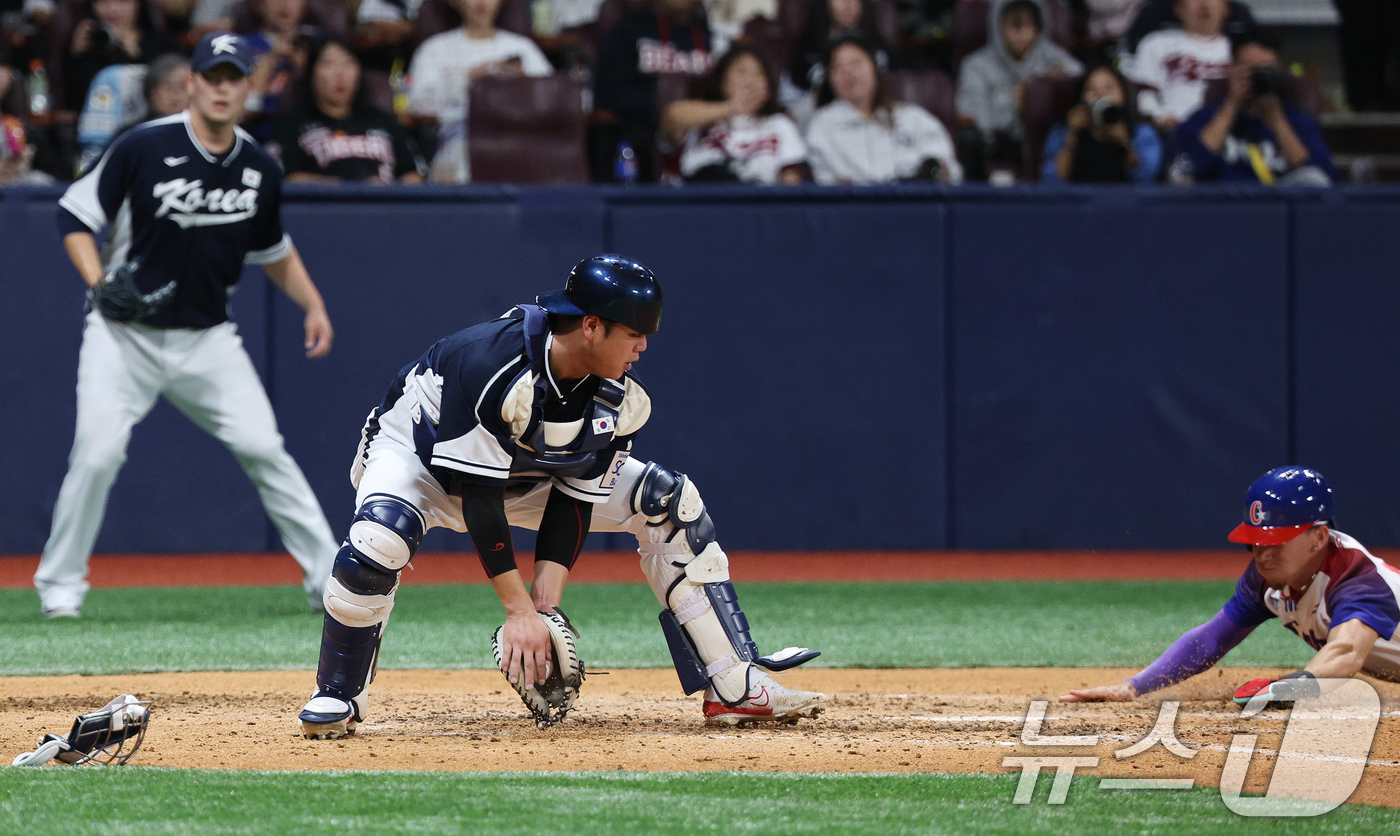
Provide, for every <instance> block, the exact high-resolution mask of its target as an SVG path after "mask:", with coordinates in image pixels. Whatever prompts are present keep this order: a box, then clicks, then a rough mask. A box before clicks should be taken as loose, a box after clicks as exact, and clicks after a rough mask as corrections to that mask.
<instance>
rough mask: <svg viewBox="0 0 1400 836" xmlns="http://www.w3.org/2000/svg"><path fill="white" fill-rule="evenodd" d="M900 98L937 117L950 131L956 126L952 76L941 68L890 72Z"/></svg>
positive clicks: (895, 90) (897, 98)
mask: <svg viewBox="0 0 1400 836" xmlns="http://www.w3.org/2000/svg"><path fill="white" fill-rule="evenodd" d="M887 76H888V78H889V82H890V93H891V94H892V95H893V96H894V99H895V101H897V102H909V103H910V104H916V105H918V106H919V107H922V108H923V109H924V110H927V111H928V112H929V113H932V114H933V115H934V116H937V117H938V121H940V122H942V123H943V127H945V128H947V129H948V132H949V133H950V134H951V133H952V131H953V130H954V128H956V126H957V121H956V113H955V111H954V107H953V99H954V94H955V90H954V87H953V79H951V78H949V76H948V74H947V73H945V72H943V71H942V70H917V71H895V72H891V73H888V74H887Z"/></svg>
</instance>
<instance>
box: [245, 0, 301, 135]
mask: <svg viewBox="0 0 1400 836" xmlns="http://www.w3.org/2000/svg"><path fill="white" fill-rule="evenodd" d="M252 7H253V13H254V15H255V16H256V17H257V20H258V28H257V29H256V30H254V31H252V32H249V33H248V34H247V35H245V36H244V38H245V39H246V40H247V41H248V46H249V48H251V49H252V50H253V59H254V60H255V62H256V63H254V64H253V73H252V75H251V76H249V79H248V80H249V83H250V85H251V88H252V92H250V93H249V94H248V105H247V108H248V111H247V116H246V117H245V118H244V128H246V129H247V130H248V132H249V133H250V134H252V135H253V138H254V139H256V140H257V141H258V142H267V141H268V140H269V139H270V138H271V137H272V120H273V118H274V117H276V116H278V115H279V114H282V113H287V112H289V111H291V110H292V109H293V108H294V107H296V104H297V102H296V101H295V98H296V91H297V89H298V88H299V87H300V86H301V80H302V75H303V74H304V73H305V71H306V58H307V55H308V53H309V52H310V48H311V40H312V39H313V38H317V37H319V36H320V32H319V30H317V29H316V28H315V27H311V26H302V24H301V19H302V17H303V16H304V15H305V14H306V0H252Z"/></svg>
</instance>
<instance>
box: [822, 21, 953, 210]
mask: <svg viewBox="0 0 1400 836" xmlns="http://www.w3.org/2000/svg"><path fill="white" fill-rule="evenodd" d="M827 68H828V70H829V72H828V73H827V78H826V80H825V81H823V82H822V86H821V89H820V90H819V91H818V93H817V103H818V104H819V105H821V109H820V110H818V111H817V113H816V115H815V116H813V117H812V123H811V125H810V126H808V128H807V153H808V159H809V160H810V161H811V164H812V173H813V175H814V176H815V177H816V180H817V182H818V183H822V184H828V185H829V184H835V183H888V182H890V181H894V180H941V181H943V182H945V183H959V182H961V181H962V166H960V165H959V164H958V158H957V155H956V154H955V153H954V150H953V140H952V138H951V137H949V136H948V131H947V129H945V128H944V127H943V123H941V122H939V121H938V119H937V117H935V116H934V115H933V114H931V113H929V112H928V111H927V110H924V109H923V108H921V107H919V106H917V105H912V104H907V103H904V102H896V101H894V99H893V97H892V96H891V95H890V87H889V82H888V80H887V79H886V78H885V76H884V74H883V73H881V72H880V71H879V69H878V68H877V67H876V65H875V50H874V48H872V47H870V46H867V45H866V44H864V43H862V42H861V41H859V40H858V39H854V38H852V39H847V40H843V41H839V42H837V44H836V46H834V47H833V48H832V50H831V57H830V59H829V61H828V62H827Z"/></svg>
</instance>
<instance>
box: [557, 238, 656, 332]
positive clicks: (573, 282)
mask: <svg viewBox="0 0 1400 836" xmlns="http://www.w3.org/2000/svg"><path fill="white" fill-rule="evenodd" d="M535 302H536V303H537V304H538V305H539V306H540V307H541V308H544V309H545V310H546V311H549V312H550V313H553V314H564V315H565V316H588V315H592V316H598V317H602V318H603V319H607V320H611V321H613V322H619V323H621V324H623V325H626V326H627V327H628V328H631V329H632V330H633V331H637V332H638V333H641V334H655V333H656V330H657V329H658V328H660V327H661V285H660V284H658V283H657V281H656V276H654V275H652V272H651V271H650V270H648V269H647V268H646V267H644V266H642V265H641V264H639V263H637V262H635V261H633V260H632V259H630V258H626V257H624V256H620V255H613V254H611V253H608V254H605V255H595V256H593V257H592V258H586V259H584V260H583V261H580V262H579V263H578V264H577V265H575V266H574V269H573V272H571V273H569V279H568V281H566V282H565V283H564V289H563V290H556V291H553V292H551V293H544V294H541V295H539V296H538V297H536V298H535Z"/></svg>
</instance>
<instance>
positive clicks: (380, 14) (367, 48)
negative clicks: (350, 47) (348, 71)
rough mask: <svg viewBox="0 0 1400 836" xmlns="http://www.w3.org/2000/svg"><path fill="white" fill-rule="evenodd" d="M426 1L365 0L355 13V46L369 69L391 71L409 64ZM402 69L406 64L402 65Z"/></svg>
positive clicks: (362, 61) (364, 64)
mask: <svg viewBox="0 0 1400 836" xmlns="http://www.w3.org/2000/svg"><path fill="white" fill-rule="evenodd" d="M422 8H423V0H363V2H361V3H360V6H359V8H358V9H356V10H355V31H354V46H355V54H356V55H358V56H359V57H360V60H361V64H362V66H364V68H365V69H372V70H380V71H382V72H389V71H391V70H392V69H393V67H394V63H395V61H401V62H406V61H407V59H408V57H409V54H410V53H411V52H412V51H413V33H414V27H415V25H416V21H417V20H418V11H419V10H420V9H422ZM401 66H402V64H401Z"/></svg>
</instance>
